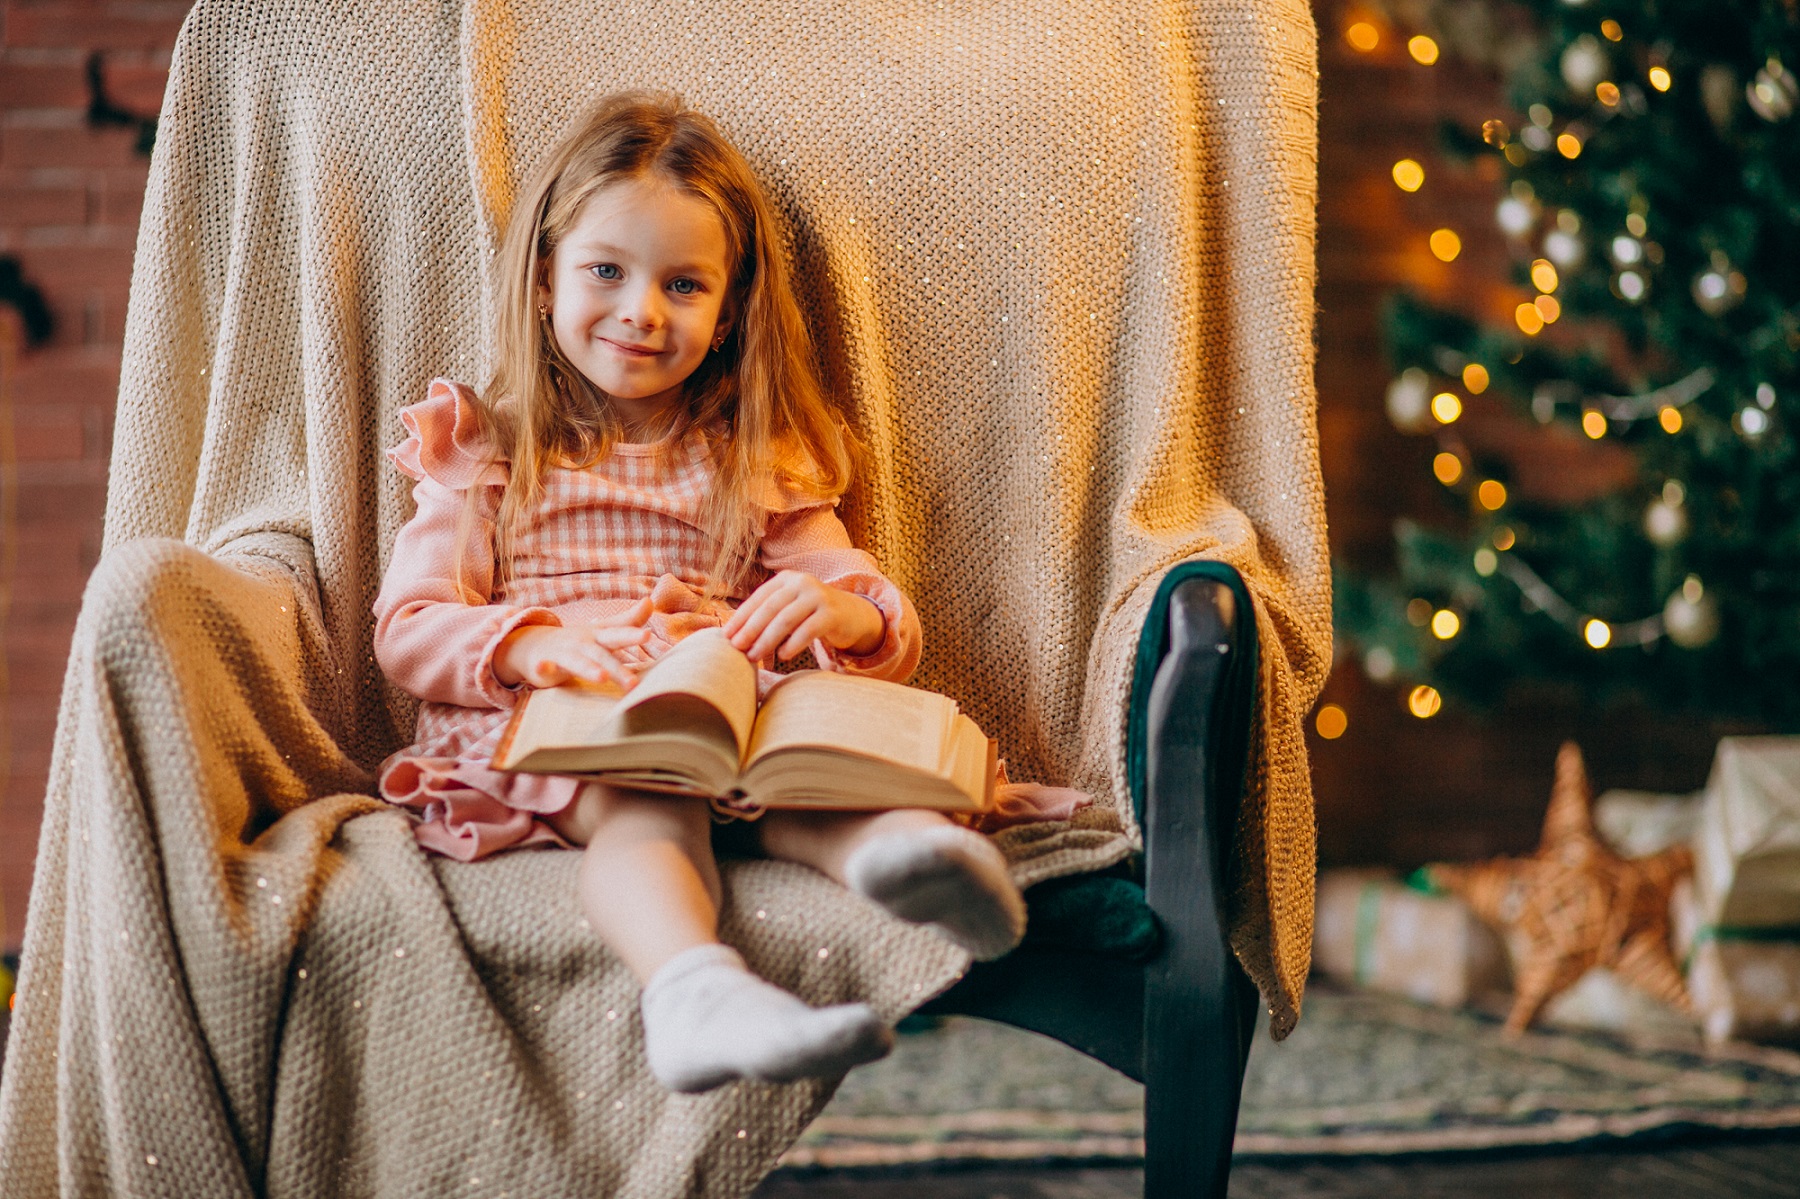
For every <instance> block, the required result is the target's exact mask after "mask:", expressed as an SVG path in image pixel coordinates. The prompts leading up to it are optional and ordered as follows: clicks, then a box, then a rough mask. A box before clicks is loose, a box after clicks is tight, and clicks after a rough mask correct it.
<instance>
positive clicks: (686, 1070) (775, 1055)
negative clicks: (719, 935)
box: [638, 944, 894, 1094]
mask: <svg viewBox="0 0 1800 1199" xmlns="http://www.w3.org/2000/svg"><path fill="white" fill-rule="evenodd" d="M638 1006H639V1008H640V1010H641V1011H642V1012H643V1016H644V1055H645V1057H647V1058H648V1059H649V1061H650V1072H651V1073H652V1074H654V1075H656V1078H657V1081H658V1082H660V1083H662V1084H663V1085H664V1086H666V1087H668V1088H669V1089H670V1090H671V1091H681V1092H684V1093H688V1094H692V1093H694V1092H696V1091H710V1090H712V1089H713V1088H714V1087H717V1086H721V1085H723V1084H725V1083H728V1082H731V1081H732V1080H733V1079H738V1078H753V1079H756V1080H758V1081H761V1082H792V1081H793V1080H794V1079H796V1078H829V1077H834V1076H836V1075H839V1074H842V1073H844V1072H845V1071H846V1070H849V1069H850V1067H852V1066H860V1065H861V1064H862V1063H864V1062H872V1061H874V1060H875V1059H876V1058H879V1057H885V1056H886V1055H887V1051H888V1050H889V1049H890V1048H891V1047H892V1046H893V1043H894V1034H893V1033H892V1032H891V1031H889V1030H888V1028H887V1027H886V1026H885V1025H884V1024H882V1022H881V1020H880V1018H879V1017H877V1016H876V1015H875V1012H874V1010H873V1009H871V1008H870V1007H869V1005H868V1004H866V1003H846V1004H840V1005H838V1006H836V1007H825V1008H814V1007H808V1006H807V1005H806V1003H805V1002H804V1001H803V1000H801V999H799V998H797V997H796V996H793V995H790V994H788V993H787V992H786V991H783V990H782V989H781V988H780V987H777V986H775V985H774V984H772V983H767V982H764V981H763V980H762V979H760V978H758V977H756V975H754V974H752V973H750V970H749V968H748V967H747V966H745V965H744V959H743V958H742V957H740V956H738V952H737V950H735V949H733V948H731V947H730V946H729V945H718V944H713V945H696V946H695V947H694V948H692V949H688V950H684V951H683V952H681V953H678V954H676V955H675V956H674V957H673V958H670V959H669V960H668V961H667V962H665V963H664V964H663V967H662V969H660V970H658V971H657V972H656V974H655V976H654V977H652V978H651V979H650V981H649V982H648V983H646V984H645V985H644V993H643V996H642V997H641V998H640V999H639V1001H638Z"/></svg>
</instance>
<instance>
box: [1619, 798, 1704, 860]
mask: <svg viewBox="0 0 1800 1199" xmlns="http://www.w3.org/2000/svg"><path fill="white" fill-rule="evenodd" d="M1699 819H1700V796H1699V795H1698V794H1693V795H1670V794H1667V793H1665V792H1661V791H1619V790H1615V791H1607V792H1604V793H1602V794H1601V796H1600V798H1599V799H1596V800H1595V801H1594V828H1595V829H1596V830H1597V831H1598V832H1599V833H1600V838H1601V840H1603V841H1605V842H1606V843H1607V845H1609V846H1610V847H1611V848H1612V851H1613V852H1614V853H1616V854H1618V855H1619V856H1620V857H1622V858H1647V857H1649V856H1650V855H1651V854H1657V853H1661V852H1662V851H1663V850H1665V849H1667V848H1669V846H1671V845H1686V844H1689V843H1690V842H1692V841H1693V839H1694V829H1695V827H1696V826H1697V825H1698V824H1699Z"/></svg>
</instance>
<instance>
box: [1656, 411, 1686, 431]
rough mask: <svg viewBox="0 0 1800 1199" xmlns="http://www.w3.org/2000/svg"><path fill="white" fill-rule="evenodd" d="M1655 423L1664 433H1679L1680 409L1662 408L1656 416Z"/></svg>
mask: <svg viewBox="0 0 1800 1199" xmlns="http://www.w3.org/2000/svg"><path fill="white" fill-rule="evenodd" d="M1656 423H1657V424H1659V425H1661V426H1662V431H1663V432H1664V433H1670V434H1674V433H1679V432H1681V409H1679V408H1676V407H1673V406H1671V407H1668V408H1664V409H1663V410H1662V411H1661V412H1658V413H1657V414H1656Z"/></svg>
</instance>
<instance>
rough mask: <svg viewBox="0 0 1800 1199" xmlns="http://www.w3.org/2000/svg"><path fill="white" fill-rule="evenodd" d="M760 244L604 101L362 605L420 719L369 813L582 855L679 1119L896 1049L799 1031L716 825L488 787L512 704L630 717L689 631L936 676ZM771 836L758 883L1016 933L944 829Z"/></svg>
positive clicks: (460, 846) (702, 183)
mask: <svg viewBox="0 0 1800 1199" xmlns="http://www.w3.org/2000/svg"><path fill="white" fill-rule="evenodd" d="M769 214H770V210H769V205H768V202H767V200H766V199H765V198H764V197H763V195H762V192H761V190H760V188H759V187H758V185H757V183H756V181H755V179H754V177H753V176H752V175H751V172H750V169H749V167H748V165H747V164H746V163H745V162H744V160H743V158H742V157H741V156H740V155H739V154H738V152H737V151H736V150H735V149H734V148H733V147H732V146H731V145H730V144H729V143H727V142H726V141H725V139H724V138H723V137H722V136H721V135H720V133H719V132H718V130H717V128H716V127H715V126H714V125H713V124H712V122H711V121H709V120H708V119H706V118H705V117H703V116H701V115H700V114H698V113H695V112H692V111H690V110H687V109H685V108H683V107H682V106H681V104H680V102H679V101H677V100H674V99H671V98H665V97H659V96H650V95H643V94H627V95H619V96H614V97H610V98H609V99H607V100H605V101H603V102H602V103H601V104H600V105H599V106H598V107H597V108H596V109H595V111H594V112H593V113H592V114H591V115H590V116H588V117H587V118H586V119H585V120H584V121H583V122H582V123H581V124H580V125H579V126H578V127H577V128H575V129H574V130H573V131H572V132H570V133H569V134H568V135H567V136H565V137H564V138H563V139H562V141H561V142H559V143H558V144H557V145H556V146H555V148H554V149H552V150H551V152H550V154H549V156H548V158H547V160H546V161H545V162H544V164H543V165H542V166H541V167H540V168H539V169H538V171H537V172H536V174H535V175H534V177H533V179H532V180H531V181H530V183H529V184H528V185H527V186H526V188H525V189H524V190H523V192H522V193H521V194H520V196H519V198H518V201H517V203H516V205H515V206H514V208H513V212H512V218H511V222H510V224H509V226H508V228H507V231H506V236H505V240H504V242H503V245H502V249H501V254H500V260H499V268H500V271H501V275H500V287H501V292H500V297H501V299H500V311H499V319H498V324H497V337H498V344H497V346H496V349H497V351H498V353H497V355H496V363H497V366H496V369H495V372H494V377H493V380H492V382H491V383H490V384H489V385H488V387H487V388H486V390H485V391H483V392H480V393H477V392H475V391H473V390H471V389H469V388H467V387H464V386H462V385H461V384H457V383H452V382H448V381H444V380H439V381H437V382H434V383H433V384H432V385H431V388H430V391H429V393H428V396H427V398H426V399H425V400H424V401H423V402H422V403H418V404H414V405H413V406H411V407H409V408H406V409H404V410H403V411H402V412H401V413H400V419H401V421H402V422H403V423H404V424H405V426H406V429H407V431H408V432H409V433H410V434H411V436H409V437H407V438H406V440H405V441H403V442H401V443H400V445H398V446H396V447H395V448H394V449H392V450H390V451H388V456H389V458H390V459H391V460H392V461H393V462H394V464H395V465H396V466H397V467H399V469H400V470H402V471H404V472H405V473H406V474H407V475H408V476H409V477H411V478H413V479H415V480H417V486H416V487H415V488H414V489H413V498H414V500H415V501H416V502H417V504H418V512H417V515H416V516H414V517H413V519H412V520H411V521H410V522H408V523H407V525H406V526H405V528H403V529H402V530H401V531H400V535H399V539H398V541H397V542H396V544H395V548H394V556H393V560H392V564H391V565H390V567H389V569H388V573H387V577H386V578H385V579H384V580H383V583H382V588H381V594H380V596H379V598H378V599H377V600H376V602H375V615H376V618H377V623H376V629H375V654H376V657H377V659H378V660H379V661H380V663H381V666H382V669H383V670H384V671H386V672H387V675H388V677H389V678H390V679H392V680H393V681H394V683H396V684H397V685H398V686H400V687H403V688H405V689H406V690H407V691H409V692H410V693H412V694H413V695H416V696H418V697H419V698H420V699H421V700H423V701H425V702H424V703H423V705H422V706H421V708H420V711H419V719H418V728H417V731H416V741H415V742H414V744H413V745H411V746H409V747H408V748H407V749H405V750H402V751H401V752H399V753H397V754H395V755H394V756H393V757H392V758H390V759H389V760H388V761H387V762H386V763H384V764H383V767H382V772H381V793H382V795H383V796H384V797H386V798H387V799H389V800H390V801H392V802H394V803H397V804H402V805H405V806H406V807H408V808H411V809H413V810H414V811H416V812H417V813H418V814H419V815H420V817H421V818H422V821H421V823H420V824H419V825H418V826H417V831H418V838H419V840H420V842H421V843H423V844H424V846H425V847H426V848H428V849H430V850H433V851H436V852H438V853H442V854H447V855H449V856H451V857H455V858H460V859H463V860H465V861H467V860H473V859H476V858H480V857H484V856H486V855H488V854H491V853H494V852H496V851H499V850H502V849H507V848H510V847H515V846H525V845H538V844H551V845H564V844H574V845H582V846H585V847H586V849H585V851H584V853H583V855H582V862H581V869H580V872H579V884H578V888H579V899H580V902H581V907H582V910H583V911H584V913H585V914H586V916H587V919H588V922H589V923H590V924H591V925H592V926H593V928H594V930H595V931H596V932H597V933H598V934H599V935H600V937H601V939H602V940H604V941H605V942H606V944H607V946H608V947H609V948H610V949H611V950H612V951H613V952H615V953H616V954H618V956H619V957H620V958H621V959H622V960H623V961H624V962H625V964H626V966H628V967H629V968H630V969H631V971H632V972H633V973H634V974H635V975H636V976H637V978H638V980H639V981H640V982H641V983H642V984H643V994H642V999H641V1003H640V1006H641V1009H642V1014H643V1021H644V1040H645V1048H646V1051H647V1055H648V1058H649V1065H650V1069H651V1071H652V1072H653V1073H654V1074H655V1076H656V1077H657V1078H658V1079H659V1080H661V1081H662V1082H663V1084H664V1085H666V1086H668V1087H670V1088H672V1089H674V1090H677V1091H689V1092H691V1091H704V1090H707V1089H709V1088H712V1087H716V1086H719V1085H720V1084H722V1083H725V1082H728V1081H730V1080H732V1079H738V1078H752V1079H760V1080H765V1081H785V1080H790V1079H795V1078H800V1077H803V1076H809V1075H836V1074H840V1073H842V1072H843V1071H845V1070H847V1069H849V1068H850V1067H851V1066H854V1065H857V1064H858V1063H861V1062H865V1061H869V1060H872V1059H874V1058H877V1057H880V1056H881V1055H883V1054H884V1053H886V1052H887V1049H888V1046H889V1045H890V1044H891V1040H892V1038H891V1035H890V1033H889V1032H888V1030H887V1029H886V1028H885V1027H884V1026H883V1025H882V1024H881V1023H880V1021H879V1020H878V1019H877V1017H876V1016H875V1014H874V1013H873V1012H872V1011H871V1010H870V1009H869V1008H868V1007H867V1006H866V1005H864V1004H846V1005H842V1006H838V1007H829V1008H820V1009H815V1008H811V1007H809V1006H807V1005H806V1004H805V1003H804V1002H802V1001H801V1000H800V999H798V998H796V997H795V996H793V995H790V994H788V993H787V992H785V991H782V990H780V989H779V988H777V987H775V986H773V985H771V984H769V983H767V982H764V981H763V980H761V979H759V978H757V977H756V976H755V975H753V974H751V973H750V972H749V971H748V969H747V968H746V967H745V964H744V961H743V959H742V958H741V957H740V956H739V955H738V954H737V952H736V951H735V950H732V949H731V948H729V947H727V946H725V945H723V944H721V943H720V942H719V939H718V931H717V930H718V916H719V904H720V883H719V871H718V867H717V865H716V864H715V862H714V859H713V851H712V843H711V832H712V828H713V823H714V822H713V813H712V811H711V809H710V808H709V805H708V804H707V803H706V802H705V801H702V800H698V799H688V798H682V797H677V796H669V795H660V794H650V793H644V792H633V791H627V790H622V789H618V788H613V787H608V786H604V785H601V784H597V783H592V782H585V781H583V780H580V779H576V778H570V777H561V776H553V775H527V774H519V775H509V774H503V773H500V772H497V771H494V770H492V769H490V768H489V766H488V759H489V757H490V756H491V755H492V753H493V750H494V747H495V743H496V742H497V741H498V739H499V736H500V732H501V730H502V728H503V726H504V725H505V724H506V721H507V718H508V716H509V714H510V710H511V708H512V706H513V704H514V703H515V702H516V700H517V699H518V695H519V691H520V689H521V688H524V687H553V686H556V685H557V684H559V683H565V682H569V681H571V680H586V681H590V682H598V681H600V680H602V679H605V678H611V679H613V680H615V681H617V682H618V683H620V684H622V685H624V686H630V685H631V684H632V683H633V682H634V681H635V678H636V671H637V670H639V669H641V668H642V667H643V666H644V665H646V664H647V663H649V662H650V661H652V660H654V659H655V658H656V657H657V656H658V655H659V654H661V653H662V652H664V651H666V650H667V649H668V648H669V647H670V646H671V645H673V644H674V643H675V642H677V641H679V640H680V639H681V638H683V637H685V636H687V635H688V634H690V633H693V632H695V631H696V630H698V629H704V628H711V627H719V626H722V627H723V628H724V631H725V633H726V635H727V636H728V637H729V638H730V640H731V642H732V644H734V645H735V646H737V647H738V648H739V649H741V650H743V651H744V652H745V653H746V654H748V655H749V657H750V658H751V659H752V660H753V661H756V662H758V663H759V664H763V663H768V662H769V661H770V660H771V659H780V660H782V661H787V660H790V659H792V658H794V657H795V656H797V655H798V654H799V653H800V652H801V651H802V650H805V649H808V648H809V647H810V648H811V650H812V652H813V654H814V657H815V658H816V659H818V660H819V661H820V664H821V665H824V666H826V667H828V668H833V669H838V670H846V671H851V672H856V673H862V674H869V675H873V676H875V677H878V678H884V679H892V680H894V681H897V682H903V681H905V680H906V679H907V678H908V677H909V676H910V675H911V673H912V670H913V667H914V665H915V664H916V663H917V662H918V660H919V640H920V634H919V622H918V617H917V616H916V614H915V613H914V612H913V609H912V605H911V603H910V602H909V601H908V600H907V598H906V596H905V595H903V594H902V593H901V591H900V589H899V588H898V587H896V586H895V585H894V584H893V583H892V582H891V581H889V580H888V579H887V578H886V577H884V576H883V575H882V574H881V572H880V570H879V569H878V568H877V566H876V564H875V561H874V559H872V558H871V557H870V556H869V555H868V554H866V553H864V552H862V551H860V550H857V549H855V548H853V547H852V546H851V544H850V539H849V536H848V534H847V533H846V531H845V529H844V526H843V524H842V522H841V521H839V519H838V517H837V514H836V512H835V510H834V509H835V506H836V504H837V501H838V497H839V496H840V495H841V494H842V493H843V491H844V489H845V487H846V486H847V485H848V483H849V476H850V468H851V458H852V452H853V448H854V447H853V443H852V442H851V439H850V436H849V433H848V431H847V430H846V429H845V427H844V425H843V423H842V422H841V421H840V420H839V419H838V418H837V417H836V416H835V415H834V414H833V412H832V411H831V409H830V407H829V406H828V405H827V403H826V402H825V399H824V397H823V395H822V393H821V389H820V386H819V383H818V380H817V379H816V377H815V376H814V373H813V367H812V356H811V355H812V350H811V345H810V342H809V339H808V336H807V332H806V328H805V325H804V323H803V322H802V320H801V317H800V313H799V309H798V306H797V305H796V303H795V300H794V297H793V294H792V292H791V290H790V288H789V285H788V282H787V271H786V266H785V264H784V263H783V261H782V258H781V255H780V252H779V249H778V247H777V245H776V243H775V241H774V238H773V227H772V225H771V223H770V215H769ZM775 677H776V676H774V675H773V674H771V673H770V672H768V671H767V670H764V671H762V672H761V680H762V684H763V686H764V687H765V688H766V687H767V685H768V684H769V683H771V682H772V681H773V680H774V678H775ZM753 829H754V833H755V836H756V839H757V840H758V841H759V843H760V848H761V851H762V852H763V853H766V854H768V855H769V856H771V857H775V858H781V859H784V860H787V861H793V862H802V863H805V864H806V865H809V866H812V867H814V868H815V869H818V870H820V871H823V872H824V873H825V874H827V875H828V876H830V877H831V878H833V879H835V880H837V881H838V882H840V883H842V884H843V885H845V886H846V887H849V888H850V889H851V890H854V891H856V892H858V893H859V894H861V895H864V896H866V897H868V898H869V899H871V900H873V901H875V902H876V903H878V904H880V905H882V906H883V907H885V908H887V909H888V910H889V911H890V912H892V913H894V914H895V915H896V916H899V917H901V918H902V919H905V920H909V921H914V922H918V923H931V924H934V925H936V926H937V927H938V928H939V929H940V930H941V931H942V932H943V933H944V934H945V935H947V936H948V937H950V938H951V939H952V940H954V941H956V942H957V943H958V944H960V945H962V946H964V947H965V948H967V949H968V950H969V951H970V952H971V953H972V954H974V955H975V956H977V957H984V958H986V957H994V956H998V955H999V954H1001V953H1004V952H1005V951H1006V950H1007V949H1008V948H1010V947H1011V946H1012V945H1013V944H1014V943H1016V941H1017V940H1018V938H1019V935H1020V933H1021V931H1022V929H1023V925H1024V904H1023V901H1022V900H1021V898H1020V896H1019V893H1018V891H1017V889H1016V888H1015V887H1014V886H1013V884H1012V882H1011V880H1010V879H1009V878H1008V876H1007V872H1006V866H1005V862H1004V860H1003V859H1002V858H1001V855H1000V854H999V852H998V851H997V850H996V849H995V848H994V847H993V845H992V844H991V843H990V842H988V841H987V840H986V839H985V838H984V837H982V836H980V835H979V834H977V833H974V832H972V831H970V830H968V829H965V828H961V827H959V826H957V825H955V824H952V823H951V822H950V821H949V820H948V819H947V818H945V817H944V816H943V815H942V814H940V813H937V812H929V811H919V810H895V811H886V812H850V813H844V812H832V813H821V812H808V813H801V812H769V813H767V814H766V815H765V816H764V817H763V818H762V819H761V820H759V821H757V822H756V824H755V825H754V826H753Z"/></svg>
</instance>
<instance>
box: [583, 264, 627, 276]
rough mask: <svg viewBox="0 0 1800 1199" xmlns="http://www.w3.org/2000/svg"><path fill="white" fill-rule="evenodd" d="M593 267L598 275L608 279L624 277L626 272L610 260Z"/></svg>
mask: <svg viewBox="0 0 1800 1199" xmlns="http://www.w3.org/2000/svg"><path fill="white" fill-rule="evenodd" d="M591 269H592V270H593V272H594V274H595V275H596V276H597V277H599V278H601V279H606V280H613V279H619V278H622V277H623V276H624V273H625V272H623V271H621V270H620V269H619V268H618V267H617V266H615V265H613V264H612V263H610V262H602V263H601V264H600V265H598V266H596V267H593V268H591Z"/></svg>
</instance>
